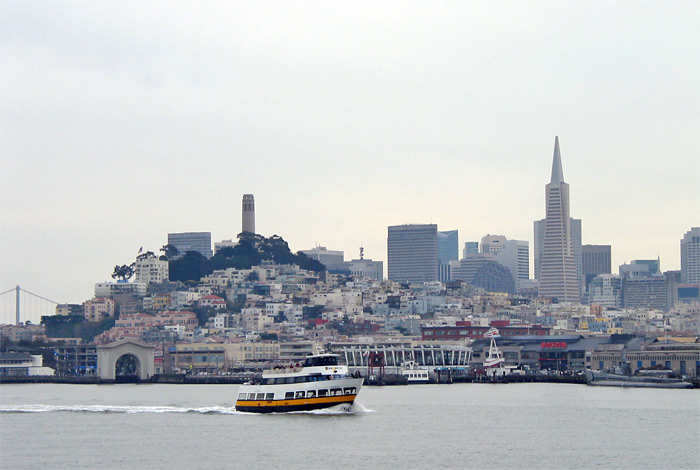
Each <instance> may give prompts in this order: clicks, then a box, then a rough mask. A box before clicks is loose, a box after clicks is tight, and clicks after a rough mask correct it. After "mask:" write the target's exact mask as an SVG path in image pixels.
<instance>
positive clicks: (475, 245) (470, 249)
mask: <svg viewBox="0 0 700 470" xmlns="http://www.w3.org/2000/svg"><path fill="white" fill-rule="evenodd" d="M478 252H479V242H464V250H462V258H466V257H467V254H469V253H478Z"/></svg>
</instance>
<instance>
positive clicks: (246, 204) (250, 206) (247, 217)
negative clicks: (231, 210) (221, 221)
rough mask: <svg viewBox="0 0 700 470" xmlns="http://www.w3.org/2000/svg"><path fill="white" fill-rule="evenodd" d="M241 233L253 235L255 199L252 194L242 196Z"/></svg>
mask: <svg viewBox="0 0 700 470" xmlns="http://www.w3.org/2000/svg"><path fill="white" fill-rule="evenodd" d="M241 232H250V233H255V198H254V197H253V195H252V194H244V195H243V224H242V230H241Z"/></svg>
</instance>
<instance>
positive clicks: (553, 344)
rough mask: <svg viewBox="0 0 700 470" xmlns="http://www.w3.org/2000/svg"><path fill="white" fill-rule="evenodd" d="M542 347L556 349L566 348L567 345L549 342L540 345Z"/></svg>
mask: <svg viewBox="0 0 700 470" xmlns="http://www.w3.org/2000/svg"><path fill="white" fill-rule="evenodd" d="M540 347H541V348H542V349H556V348H565V347H566V343H565V342H563V341H561V342H547V343H540Z"/></svg>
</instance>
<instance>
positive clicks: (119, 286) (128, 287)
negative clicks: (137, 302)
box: [95, 281, 148, 297]
mask: <svg viewBox="0 0 700 470" xmlns="http://www.w3.org/2000/svg"><path fill="white" fill-rule="evenodd" d="M147 287H148V285H147V284H143V283H141V282H128V281H112V282H110V281H108V282H98V283H97V284H95V297H112V296H115V295H123V294H128V295H134V296H136V297H143V296H145V295H146V290H147Z"/></svg>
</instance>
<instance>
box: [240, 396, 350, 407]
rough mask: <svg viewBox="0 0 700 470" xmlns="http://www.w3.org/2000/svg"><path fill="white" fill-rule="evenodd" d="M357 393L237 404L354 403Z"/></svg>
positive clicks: (250, 405)
mask: <svg viewBox="0 0 700 470" xmlns="http://www.w3.org/2000/svg"><path fill="white" fill-rule="evenodd" d="M356 397H357V395H338V396H334V397H320V398H297V399H290V400H238V401H237V402H236V406H237V407H238V406H245V407H268V406H269V407H273V408H277V407H282V406H305V405H329V404H330V405H331V406H332V405H340V404H341V403H352V402H354V401H355V398H356Z"/></svg>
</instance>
